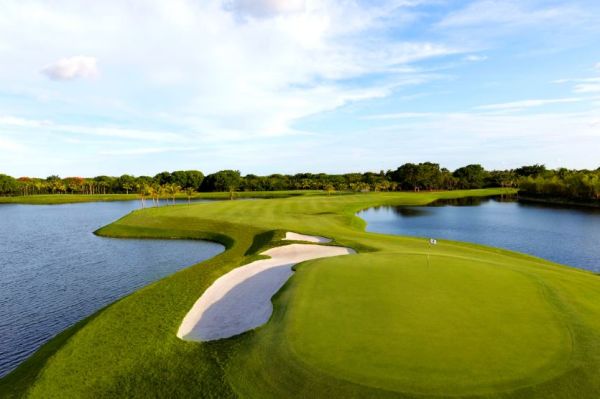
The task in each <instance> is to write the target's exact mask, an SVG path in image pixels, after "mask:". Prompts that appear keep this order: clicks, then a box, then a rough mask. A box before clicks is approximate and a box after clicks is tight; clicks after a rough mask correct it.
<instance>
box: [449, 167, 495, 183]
mask: <svg viewBox="0 0 600 399" xmlns="http://www.w3.org/2000/svg"><path fill="white" fill-rule="evenodd" d="M452 175H453V176H454V177H456V179H458V180H457V182H458V187H459V188H480V187H485V186H486V184H485V183H486V178H487V177H488V176H489V174H488V172H486V170H485V169H484V168H483V166H481V165H478V164H474V165H467V166H463V167H462V168H458V169H456V170H455V171H454V173H453V174H452Z"/></svg>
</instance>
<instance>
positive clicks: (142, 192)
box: [137, 183, 152, 209]
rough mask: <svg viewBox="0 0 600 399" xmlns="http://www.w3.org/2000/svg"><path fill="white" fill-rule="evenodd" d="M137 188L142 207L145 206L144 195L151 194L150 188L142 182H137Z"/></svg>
mask: <svg viewBox="0 0 600 399" xmlns="http://www.w3.org/2000/svg"><path fill="white" fill-rule="evenodd" d="M137 186H138V189H139V192H140V198H141V200H142V209H143V208H145V207H146V203H145V200H146V196H147V195H152V192H151V190H150V186H148V185H147V184H146V183H142V184H138V185H137Z"/></svg>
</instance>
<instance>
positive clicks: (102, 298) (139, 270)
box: [0, 201, 224, 376]
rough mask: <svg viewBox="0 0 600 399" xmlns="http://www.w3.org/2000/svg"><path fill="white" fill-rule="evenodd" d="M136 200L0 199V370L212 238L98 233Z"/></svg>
mask: <svg viewBox="0 0 600 399" xmlns="http://www.w3.org/2000/svg"><path fill="white" fill-rule="evenodd" d="M139 207H140V203H139V201H119V202H92V203H82V204H67V205H16V204H15V205H13V204H9V205H0V337H1V339H0V376H3V375H5V374H7V373H8V372H9V371H10V370H12V369H14V368H15V367H16V366H17V365H18V364H19V363H21V362H22V361H23V360H24V359H26V358H27V357H28V356H29V355H31V354H32V353H33V352H34V351H35V350H36V349H38V348H39V347H40V346H41V345H42V344H44V343H45V342H47V341H48V340H49V339H50V338H52V337H53V336H54V335H56V334H57V333H59V332H61V331H63V330H64V329H66V328H67V327H69V326H71V325H73V324H74V323H76V322H77V321H79V320H82V319H83V318H85V317H86V316H89V315H90V314H92V313H94V312H95V311H97V310H98V309H101V308H102V307H104V306H106V305H108V304H110V303H111V302H114V301H115V300H117V299H118V298H121V297H123V296H125V295H127V294H129V293H131V292H133V291H135V290H137V289H138V288H140V287H143V286H145V285H148V284H149V283H151V282H153V281H156V280H158V279H160V278H162V277H165V276H167V275H170V274H172V273H173V272H175V271H177V270H180V269H182V268H185V267H187V266H190V265H192V264H195V263H198V262H200V261H203V260H205V259H208V258H211V257H213V256H215V255H217V254H219V253H221V252H222V251H223V250H224V247H223V246H222V245H220V244H216V243H211V242H205V241H191V240H135V239H112V238H103V237H98V236H95V235H94V234H93V231H95V230H96V229H98V228H100V227H102V226H104V225H106V224H108V223H110V222H112V221H114V220H116V219H118V218H120V217H121V216H124V215H125V214H127V213H129V212H130V211H132V210H134V209H138V208H139Z"/></svg>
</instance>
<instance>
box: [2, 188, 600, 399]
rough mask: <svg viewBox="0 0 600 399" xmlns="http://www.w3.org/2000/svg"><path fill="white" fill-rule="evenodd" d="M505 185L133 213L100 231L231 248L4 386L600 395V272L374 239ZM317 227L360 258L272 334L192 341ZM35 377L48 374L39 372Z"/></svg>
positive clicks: (117, 307) (297, 278)
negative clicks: (380, 230)
mask: <svg viewBox="0 0 600 399" xmlns="http://www.w3.org/2000/svg"><path fill="white" fill-rule="evenodd" d="M499 192H500V191H499V190H476V191H465V192H459V191H456V192H439V193H421V194H414V193H371V194H356V195H344V196H327V195H321V196H308V197H290V198H282V199H265V200H261V201H223V202H214V203H199V204H193V205H189V206H188V205H182V206H172V207H163V208H152V209H146V210H144V211H136V212H133V213H131V214H129V215H127V216H126V217H124V218H122V219H120V220H119V221H117V222H115V223H113V224H111V225H109V226H107V227H105V228H103V229H101V230H100V231H99V232H98V233H99V234H102V235H108V236H114V237H124V238H126V237H168V238H198V239H211V240H215V241H219V242H223V243H224V244H225V245H226V246H227V247H228V250H227V251H225V252H224V253H223V254H221V255H219V256H217V257H215V258H213V259H211V260H208V261H206V262H203V263H201V264H199V265H196V266H193V267H191V268H188V269H186V270H182V271H180V272H178V273H176V274H174V275H172V276H170V277H168V278H165V279H163V280H161V281H159V282H157V283H154V284H152V285H150V286H148V287H146V288H144V289H142V290H140V291H138V292H136V293H134V294H132V295H130V296H128V297H126V298H124V299H122V300H120V301H118V302H116V303H115V304H113V305H111V306H109V307H108V308H106V309H104V310H103V311H101V312H99V313H98V314H97V315H96V316H95V317H94V318H92V319H90V320H87V321H85V322H83V323H82V324H81V325H79V326H77V327H76V328H74V329H73V330H71V332H69V333H67V334H65V335H63V336H62V338H61V337H57V339H55V340H53V341H50V343H49V344H48V345H47V346H45V347H44V351H43V352H40V354H39V355H38V356H36V357H34V358H32V359H30V361H28V362H26V363H25V364H24V365H23V366H22V367H21V368H19V369H17V371H16V372H15V373H12V374H10V375H9V376H7V377H6V378H4V379H2V380H0V396H2V397H21V396H27V397H32V398H53V397H56V398H71V397H73V398H87V397H90V398H92V397H93V398H102V397H106V398H111V397H139V398H147V397H194V398H197V397H214V398H227V397H249V398H294V397H298V398H300V397H327V398H336V397H339V398H359V397H361V398H373V397H384V398H423V397H430V396H435V397H453V398H456V397H465V398H466V397H468V398H475V397H482V398H483V397H485V398H503V399H506V398H597V397H599V396H600V379H599V378H598V377H597V372H598V370H599V369H600V279H599V278H598V276H596V275H594V274H592V273H588V272H585V271H581V270H577V269H572V268H568V267H564V266H560V265H556V264H553V263H550V262H547V261H544V260H541V259H538V258H534V257H530V256H526V255H522V254H517V253H513V252H509V251H504V250H500V249H495V248H488V247H484V246H479V245H474V244H466V243H456V242H449V241H438V245H437V246H435V247H432V246H430V245H429V244H428V242H427V240H424V239H419V238H411V237H398V236H389V235H383V234H375V233H367V232H365V231H364V222H363V221H362V220H360V219H358V218H356V217H355V216H354V214H355V213H356V212H357V211H359V210H361V209H364V208H367V207H370V206H375V205H383V204H410V205H415V204H425V203H428V202H430V201H432V200H434V199H437V198H449V197H460V196H467V195H471V196H472V195H491V194H496V193H499ZM284 231H296V232H299V233H306V234H317V235H323V236H327V237H332V238H334V239H335V242H334V244H338V245H346V246H350V247H353V248H355V249H357V250H358V251H359V252H360V254H359V255H355V256H346V257H338V258H328V259H321V260H313V261H310V262H306V263H303V264H300V265H298V266H297V273H296V274H295V275H294V276H293V277H292V278H291V279H290V280H289V281H288V283H287V284H286V285H285V287H284V288H283V289H282V290H281V291H280V292H279V293H278V294H277V295H276V297H275V298H274V314H273V316H272V318H271V320H270V321H269V323H267V324H266V325H265V326H263V327H261V328H258V329H256V330H254V331H251V332H248V333H245V334H242V335H240V336H237V337H234V338H231V339H227V340H222V341H217V342H212V343H190V342H183V341H180V340H178V339H177V338H176V336H175V333H176V331H177V328H178V326H179V323H180V322H181V320H182V319H183V316H184V315H185V314H186V312H187V311H188V310H189V308H190V307H191V305H192V304H193V303H194V302H195V300H196V299H197V298H198V297H199V296H200V295H201V294H202V292H203V291H204V290H205V289H206V288H207V287H208V286H209V285H210V284H211V283H212V282H213V281H214V280H215V279H216V278H217V277H218V276H220V275H222V274H224V273H226V272H228V271H229V270H231V269H232V268H234V267H237V266H239V265H240V264H243V263H245V262H248V261H251V260H252V259H255V258H256V254H257V253H258V252H261V251H263V250H264V249H265V248H268V247H269V246H272V245H277V244H278V243H277V240H278V239H279V238H281V235H282V234H283V232H284ZM34 376H35V377H34Z"/></svg>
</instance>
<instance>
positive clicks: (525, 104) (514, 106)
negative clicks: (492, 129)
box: [475, 97, 582, 111]
mask: <svg viewBox="0 0 600 399" xmlns="http://www.w3.org/2000/svg"><path fill="white" fill-rule="evenodd" d="M581 100H582V99H581V98H574V97H571V98H554V99H538V100H521V101H513V102H508V103H499V104H488V105H480V106H478V107H475V109H481V110H489V111H501V110H512V111H514V110H520V109H525V108H532V107H541V106H544V105H551V104H564V103H574V102H579V101H581Z"/></svg>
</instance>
